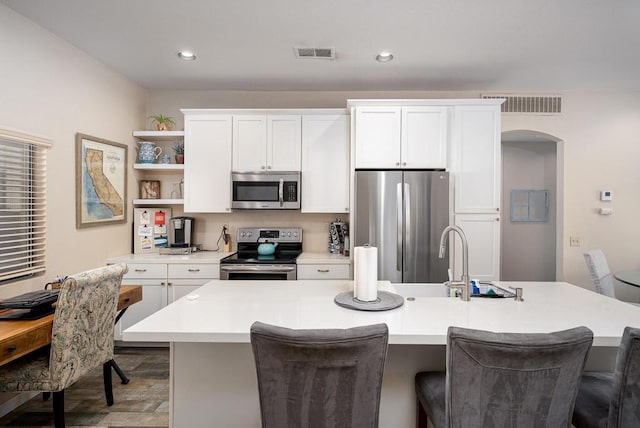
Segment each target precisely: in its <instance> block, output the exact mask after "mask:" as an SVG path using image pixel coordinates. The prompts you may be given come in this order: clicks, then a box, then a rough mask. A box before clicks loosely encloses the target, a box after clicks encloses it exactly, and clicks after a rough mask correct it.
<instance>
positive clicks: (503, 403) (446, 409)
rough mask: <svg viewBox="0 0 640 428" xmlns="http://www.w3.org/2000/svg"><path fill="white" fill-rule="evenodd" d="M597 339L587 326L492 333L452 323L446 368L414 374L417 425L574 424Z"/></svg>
mask: <svg viewBox="0 0 640 428" xmlns="http://www.w3.org/2000/svg"><path fill="white" fill-rule="evenodd" d="M592 342H593V333H592V332H591V330H589V329H588V328H586V327H577V328H573V329H570V330H565V331H559V332H553V333H546V334H545V333H492V332H488V331H482V330H470V329H464V328H457V327H449V332H448V340H447V362H446V369H447V371H446V373H444V372H422V373H418V374H417V375H416V394H417V397H418V406H417V407H418V423H417V425H418V426H419V427H426V426H427V424H426V420H427V416H428V418H429V419H430V420H431V421H432V423H433V426H434V427H435V428H439V427H505V428H507V427H508V428H514V427H531V428H534V427H535V428H538V427H569V426H571V415H572V413H573V405H574V402H575V399H576V394H577V391H578V384H579V382H580V376H581V375H582V371H583V369H584V364H585V362H586V359H587V354H588V352H589V349H590V347H591V343H592Z"/></svg>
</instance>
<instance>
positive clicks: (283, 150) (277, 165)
mask: <svg viewBox="0 0 640 428" xmlns="http://www.w3.org/2000/svg"><path fill="white" fill-rule="evenodd" d="M301 139H302V137H301V117H300V116H298V115H278V116H267V169H270V170H273V171H300V162H301V160H300V156H301V155H300V150H301Z"/></svg>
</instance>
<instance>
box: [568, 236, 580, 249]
mask: <svg viewBox="0 0 640 428" xmlns="http://www.w3.org/2000/svg"><path fill="white" fill-rule="evenodd" d="M569 245H570V246H571V247H579V246H580V237H579V236H570V237H569Z"/></svg>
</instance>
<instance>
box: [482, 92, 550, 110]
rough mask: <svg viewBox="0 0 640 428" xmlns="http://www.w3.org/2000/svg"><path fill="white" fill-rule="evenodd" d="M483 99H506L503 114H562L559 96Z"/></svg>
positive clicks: (505, 96)
mask: <svg viewBox="0 0 640 428" xmlns="http://www.w3.org/2000/svg"><path fill="white" fill-rule="evenodd" d="M482 98H483V99H496V98H504V99H505V102H504V103H503V104H502V113H530V114H560V113H562V97H560V96H558V95H536V96H529V95H506V94H505V95H499V94H491V95H482Z"/></svg>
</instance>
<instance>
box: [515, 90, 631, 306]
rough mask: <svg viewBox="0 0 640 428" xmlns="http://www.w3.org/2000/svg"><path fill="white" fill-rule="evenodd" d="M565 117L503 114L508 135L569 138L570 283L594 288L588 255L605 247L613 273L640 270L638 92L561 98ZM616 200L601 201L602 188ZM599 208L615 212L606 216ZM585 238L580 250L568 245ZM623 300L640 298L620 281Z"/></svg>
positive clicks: (566, 215)
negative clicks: (528, 132)
mask: <svg viewBox="0 0 640 428" xmlns="http://www.w3.org/2000/svg"><path fill="white" fill-rule="evenodd" d="M562 109H563V114H561V115H557V116H531V115H530V116H527V115H503V120H502V128H503V130H519V129H529V130H535V131H540V132H545V133H547V134H551V135H553V136H555V137H557V138H559V139H561V140H563V141H564V171H565V174H564V224H563V228H564V245H563V256H564V263H563V268H564V279H565V280H566V281H568V282H572V283H574V284H579V285H582V286H585V287H590V281H589V277H588V275H587V270H586V267H585V262H584V259H583V256H582V254H583V252H585V251H588V250H590V249H592V248H601V249H602V250H603V251H604V252H605V254H606V255H607V259H608V262H609V266H610V268H611V271H612V272H615V271H617V270H624V269H638V268H640V251H638V248H637V247H638V245H637V242H638V241H639V240H640V228H639V227H638V212H640V192H639V191H638V185H639V184H640V168H638V161H639V160H640V92H626V93H601V92H592V93H568V94H563V105H562ZM605 189H607V190H612V191H613V192H614V200H613V201H612V202H609V203H605V202H600V201H599V200H598V192H599V191H600V190H605ZM599 207H611V208H613V215H611V216H601V215H599V214H598V213H597V211H598V208H599ZM569 236H579V237H580V238H581V242H582V245H581V247H579V248H578V247H570V246H569ZM617 292H618V297H619V298H623V299H626V300H634V301H638V300H640V297H639V296H640V289H633V288H631V287H629V286H623V285H620V284H618V287H617Z"/></svg>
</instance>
